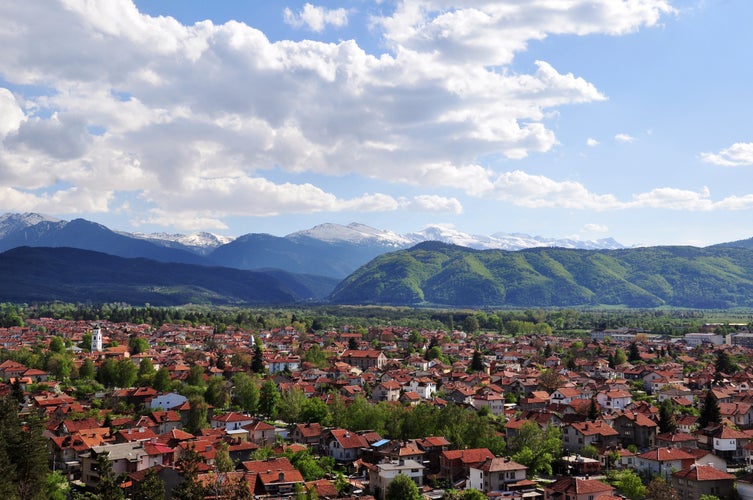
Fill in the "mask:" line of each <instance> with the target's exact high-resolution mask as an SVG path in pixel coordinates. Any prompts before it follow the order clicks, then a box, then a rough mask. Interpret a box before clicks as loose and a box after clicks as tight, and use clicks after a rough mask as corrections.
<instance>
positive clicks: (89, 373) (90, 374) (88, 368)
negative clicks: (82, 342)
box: [78, 358, 97, 379]
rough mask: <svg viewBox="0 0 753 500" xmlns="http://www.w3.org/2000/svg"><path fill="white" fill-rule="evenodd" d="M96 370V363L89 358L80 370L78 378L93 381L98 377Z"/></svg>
mask: <svg viewBox="0 0 753 500" xmlns="http://www.w3.org/2000/svg"><path fill="white" fill-rule="evenodd" d="M96 372H97V371H96V368H95V366H94V361H92V360H91V359H89V358H86V359H85V360H84V362H83V363H82V364H81V367H80V368H79V369H78V377H79V378H84V379H93V378H94V376H95V375H96Z"/></svg>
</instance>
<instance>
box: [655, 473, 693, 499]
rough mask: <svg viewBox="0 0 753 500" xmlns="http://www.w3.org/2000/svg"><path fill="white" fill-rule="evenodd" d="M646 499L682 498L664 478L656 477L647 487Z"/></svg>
mask: <svg viewBox="0 0 753 500" xmlns="http://www.w3.org/2000/svg"><path fill="white" fill-rule="evenodd" d="M646 498H648V499H650V500H679V498H680V497H679V496H678V495H677V491H676V490H675V489H674V488H672V486H671V485H670V484H669V483H668V482H667V481H666V480H665V479H664V478H663V477H661V476H655V477H654V478H653V479H652V480H651V482H650V483H648V486H647V487H646ZM701 498H703V497H701Z"/></svg>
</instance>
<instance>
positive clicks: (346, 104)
mask: <svg viewBox="0 0 753 500" xmlns="http://www.w3.org/2000/svg"><path fill="white" fill-rule="evenodd" d="M751 19H753V2H750V1H746V0H497V1H484V0H463V1H455V0H406V1H400V0H349V1H342V2H340V1H335V0H331V1H320V2H312V3H309V2H300V1H286V0H273V1H272V0H221V1H214V2H208V1H205V0H137V1H135V2H134V1H131V0H34V1H31V2H16V1H12V0H0V46H2V47H3V49H2V50H1V51H0V213H2V212H39V213H43V214H48V215H52V216H55V217H59V218H63V219H72V218H77V217H82V218H85V219H88V220H92V221H95V222H99V223H101V224H104V225H106V226H108V227H110V228H112V229H117V230H123V231H131V232H169V233H191V232H196V231H209V232H214V233H217V234H222V235H226V236H239V235H242V234H246V233H252V232H253V233H261V232H263V233H270V234H275V235H279V236H282V235H285V234H289V233H291V232H294V231H298V230H302V229H307V228H310V227H312V226H314V225H317V224H321V223H325V222H333V223H340V224H348V223H350V222H359V223H363V224H367V225H369V226H372V227H375V228H378V229H385V230H391V231H395V232H398V233H406V232H412V231H418V230H420V229H423V228H425V227H427V226H429V225H444V226H448V227H453V228H454V229H456V230H459V231H463V232H466V233H470V234H478V235H491V234H494V233H498V232H502V233H526V234H530V235H538V236H544V237H550V238H565V237H567V238H579V239H583V240H592V239H599V238H607V237H612V238H614V239H616V240H617V241H619V242H620V243H622V244H625V245H697V246H704V245H709V244H713V243H719V242H724V241H733V240H739V239H744V238H750V237H753V120H751V117H752V116H753V99H751V94H750V92H751V88H753V64H752V63H753V60H752V59H753V56H751V51H750V47H753V30H751V29H750V27H749V23H750V20H751Z"/></svg>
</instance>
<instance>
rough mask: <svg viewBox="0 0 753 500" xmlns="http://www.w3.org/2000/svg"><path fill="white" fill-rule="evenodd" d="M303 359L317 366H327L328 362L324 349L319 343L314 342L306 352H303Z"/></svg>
mask: <svg viewBox="0 0 753 500" xmlns="http://www.w3.org/2000/svg"><path fill="white" fill-rule="evenodd" d="M301 360H303V361H305V362H307V363H311V364H312V365H314V366H316V367H317V368H326V367H327V364H328V361H327V356H326V355H325V354H324V351H322V348H321V347H319V344H313V345H312V346H311V347H309V348H308V349H307V350H306V352H304V353H303V356H302V357H301Z"/></svg>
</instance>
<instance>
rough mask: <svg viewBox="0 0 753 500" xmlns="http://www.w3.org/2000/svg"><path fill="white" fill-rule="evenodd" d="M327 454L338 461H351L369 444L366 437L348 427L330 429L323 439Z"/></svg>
mask: <svg viewBox="0 0 753 500" xmlns="http://www.w3.org/2000/svg"><path fill="white" fill-rule="evenodd" d="M323 442H324V448H325V452H326V454H327V456H329V457H332V458H334V459H335V462H338V463H341V464H342V463H350V462H353V461H354V460H356V459H358V457H359V456H360V455H361V450H362V449H363V448H367V447H368V446H369V443H368V441H367V440H366V438H365V437H363V436H361V435H360V434H356V433H355V432H350V431H348V430H346V429H330V430H329V431H328V432H327V433H325V437H324V439H323Z"/></svg>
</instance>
